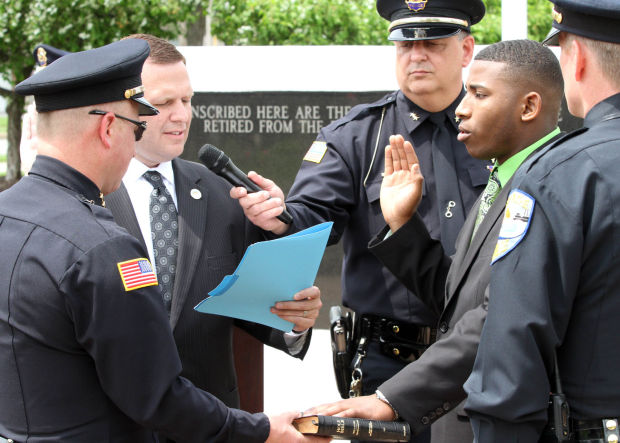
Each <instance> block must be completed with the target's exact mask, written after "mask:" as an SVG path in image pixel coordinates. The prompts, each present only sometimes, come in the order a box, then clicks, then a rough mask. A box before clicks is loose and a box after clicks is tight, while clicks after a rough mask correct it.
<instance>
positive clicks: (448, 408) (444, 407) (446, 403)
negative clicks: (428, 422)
mask: <svg viewBox="0 0 620 443" xmlns="http://www.w3.org/2000/svg"><path fill="white" fill-rule="evenodd" d="M443 410H444V411H449V410H450V403H448V402H445V403H444V404H443Z"/></svg>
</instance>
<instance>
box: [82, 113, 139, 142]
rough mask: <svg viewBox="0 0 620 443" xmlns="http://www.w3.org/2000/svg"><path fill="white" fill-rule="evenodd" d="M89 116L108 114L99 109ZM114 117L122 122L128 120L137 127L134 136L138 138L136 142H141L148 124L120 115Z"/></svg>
mask: <svg viewBox="0 0 620 443" xmlns="http://www.w3.org/2000/svg"><path fill="white" fill-rule="evenodd" d="M89 114H93V115H106V114H107V112H106V111H101V110H99V109H93V110H92V111H90V112H89ZM114 116H115V117H118V118H120V119H121V120H126V121H128V122H130V123H133V124H134V125H136V129H134V131H133V133H134V136H135V137H136V141H140V139H141V138H142V134H144V131H146V122H143V121H139V120H134V119H132V118H127V117H123V116H122V115H118V114H114Z"/></svg>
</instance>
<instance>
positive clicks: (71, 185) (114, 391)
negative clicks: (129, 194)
mask: <svg viewBox="0 0 620 443" xmlns="http://www.w3.org/2000/svg"><path fill="white" fill-rule="evenodd" d="M97 203H101V199H100V197H99V190H98V189H97V187H96V186H95V184H94V183H92V182H91V181H90V180H89V179H88V178H86V177H85V176H84V175H82V174H80V173H79V172H78V171H76V170H74V169H72V168H70V167H69V166H67V165H66V164H64V163H62V162H60V161H58V160H55V159H52V158H50V157H44V156H39V157H37V160H36V162H35V163H34V166H33V168H32V170H31V171H30V175H28V176H26V177H24V178H23V179H21V180H20V181H19V182H18V183H17V184H15V185H14V186H13V187H11V188H10V189H9V190H7V191H4V192H2V193H0V244H2V254H0V275H2V278H1V279H0V392H2V395H0V435H2V436H4V437H6V438H12V439H14V440H16V441H26V440H27V441H29V442H44V441H71V442H95V441H97V442H150V441H156V440H155V436H154V434H153V432H152V431H151V430H149V428H151V429H154V430H157V431H161V432H162V433H163V434H165V435H167V436H169V437H171V438H174V439H175V440H177V441H183V442H189V441H191V442H199V441H202V442H205V441H209V442H212V441H226V442H237V441H254V442H259V441H264V440H265V439H266V438H267V435H268V433H269V422H268V420H267V418H266V417H265V416H264V415H263V414H255V415H252V414H248V413H245V412H242V411H238V410H232V409H231V410H229V409H228V408H226V407H225V406H224V404H223V403H221V402H220V401H219V400H217V399H216V398H215V397H213V396H211V395H210V394H208V393H206V392H204V391H201V390H199V389H197V388H195V387H194V386H192V385H191V384H190V383H189V382H188V381H187V380H185V379H184V378H182V377H179V373H180V372H181V363H180V361H179V357H178V354H177V351H176V347H175V343H174V340H173V338H172V333H171V330H170V327H169V325H168V318H167V316H166V312H165V310H164V307H163V303H162V300H161V296H160V294H159V288H158V286H154V285H151V286H144V287H140V286H142V284H148V281H149V279H148V278H149V266H148V261H147V260H146V259H143V258H144V257H146V255H145V252H144V250H143V249H142V247H141V246H140V245H139V243H138V241H137V240H136V239H135V238H133V237H132V236H131V235H129V234H128V233H127V232H126V231H125V230H124V229H122V228H120V227H119V226H117V225H116V224H115V223H114V221H113V218H112V214H111V213H110V211H109V210H108V209H105V208H103V207H101V206H98V205H97ZM127 262H129V263H132V262H133V263H135V264H137V265H139V267H140V269H141V270H142V271H144V277H145V278H146V280H145V281H144V282H142V283H140V282H137V283H136V282H135V281H133V280H132V279H131V277H130V274H129V273H127V272H126V271H121V270H120V268H119V265H122V264H124V263H127ZM121 274H122V275H123V277H124V278H122V277H121ZM132 281H133V283H132ZM134 287H135V289H132V288H134Z"/></svg>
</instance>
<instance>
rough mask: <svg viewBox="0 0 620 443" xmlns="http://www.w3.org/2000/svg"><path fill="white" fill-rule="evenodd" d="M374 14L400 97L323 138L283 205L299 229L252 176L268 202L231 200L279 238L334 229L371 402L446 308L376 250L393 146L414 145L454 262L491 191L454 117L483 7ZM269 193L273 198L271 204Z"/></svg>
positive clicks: (466, 3)
mask: <svg viewBox="0 0 620 443" xmlns="http://www.w3.org/2000/svg"><path fill="white" fill-rule="evenodd" d="M377 11H378V12H379V14H380V15H381V16H382V17H383V18H385V19H386V20H388V21H389V22H390V25H389V37H388V39H389V40H391V41H393V42H394V43H395V49H396V76H397V80H398V83H399V87H400V90H399V91H396V92H393V93H390V94H388V95H386V96H385V97H383V98H382V99H380V100H378V101H377V102H375V103H370V104H363V105H359V106H356V107H354V108H353V109H352V110H351V111H350V112H349V113H348V114H347V115H346V116H345V117H343V118H342V119H339V120H337V121H335V122H333V123H331V124H330V125H328V126H326V127H325V128H323V129H322V130H321V131H320V133H319V134H318V137H317V139H316V141H315V142H314V143H313V144H312V146H311V147H310V149H309V151H308V153H307V154H306V156H305V157H304V160H303V162H302V166H301V168H300V170H299V173H298V174H297V177H296V178H295V182H294V184H293V186H292V188H291V191H290V193H289V195H288V197H287V199H286V208H287V210H288V211H289V212H290V213H291V215H292V216H293V224H292V225H291V226H289V225H284V224H283V223H282V222H280V221H279V220H277V219H276V218H275V215H277V214H279V213H280V211H281V209H280V207H281V202H282V200H280V198H282V197H283V195H282V192H281V191H280V190H279V188H277V186H275V185H274V183H273V182H271V181H270V180H266V179H264V178H262V177H260V176H258V175H255V174H253V173H250V177H251V178H253V179H254V180H255V181H256V182H257V184H259V186H261V187H262V188H264V189H267V190H268V191H269V193H268V192H264V193H262V192H259V193H253V194H249V195H248V194H247V193H246V191H245V190H244V189H242V188H233V190H231V196H232V197H234V198H239V199H240V204H241V205H242V207H244V210H245V212H246V215H248V217H249V218H250V220H252V221H253V222H254V223H256V224H258V225H259V226H261V227H262V228H263V229H266V230H270V231H272V232H275V233H276V234H283V233H285V232H286V233H291V232H294V231H296V230H300V229H302V228H306V227H308V226H311V225H314V224H317V223H320V222H324V221H333V222H334V227H333V229H332V233H331V237H330V240H329V243H330V244H335V243H337V242H339V241H340V240H342V242H343V248H344V262H343V268H342V291H343V295H342V297H343V304H344V305H345V306H348V307H349V308H351V309H352V310H354V311H355V312H356V314H357V316H358V319H359V320H360V322H359V324H360V327H359V330H360V334H359V335H358V340H357V341H358V342H359V341H360V340H359V339H360V337H365V339H366V340H365V341H363V342H362V346H361V349H360V353H359V356H362V355H365V356H364V357H363V358H361V359H357V360H358V362H360V363H359V365H357V366H356V368H357V369H359V371H358V372H357V374H358V375H361V377H360V378H359V382H360V383H359V384H358V387H359V385H361V390H360V391H358V392H357V393H356V394H370V393H374V391H375V389H376V388H377V386H378V385H379V384H380V383H381V382H383V381H385V380H386V379H388V378H389V377H391V376H392V375H393V374H395V373H396V372H398V371H399V370H400V369H402V368H403V367H404V366H405V365H406V364H407V363H408V362H410V361H412V360H415V359H416V358H417V357H418V356H419V352H420V350H421V349H424V348H425V347H426V346H428V345H429V344H430V343H431V341H432V336H433V335H434V332H433V331H432V330H431V329H432V327H431V325H434V324H436V321H437V315H438V311H439V309H440V308H439V307H437V309H430V308H428V307H426V306H425V305H424V304H423V303H422V302H421V301H420V300H419V299H418V298H417V297H416V295H415V294H412V293H411V292H409V291H408V290H407V289H406V288H405V287H404V286H403V285H402V284H401V283H399V282H398V280H397V279H396V278H395V277H394V276H393V275H392V274H391V273H390V272H389V271H388V270H387V269H386V268H384V267H383V266H382V265H381V263H380V262H379V261H378V260H377V259H376V258H375V257H374V256H373V254H371V253H370V252H369V251H368V242H369V241H370V240H371V238H372V237H373V235H374V234H375V233H376V232H378V231H379V230H380V229H381V228H382V227H383V226H384V220H383V216H382V214H381V208H380V204H379V190H380V188H381V181H382V173H383V170H384V159H383V152H384V148H385V146H386V145H388V144H389V137H390V136H391V135H393V134H402V135H403V136H404V137H405V139H406V140H408V141H410V142H411V143H413V145H414V146H415V148H416V152H417V153H418V157H419V159H420V166H421V169H422V173H423V175H424V177H425V179H426V180H425V187H424V197H423V199H422V203H421V204H420V208H419V209H418V213H419V214H420V216H421V217H422V220H423V221H424V224H425V225H426V227H427V229H428V231H429V232H430V235H431V236H432V237H433V238H435V239H441V242H442V244H443V246H444V248H445V250H446V251H447V252H448V254H452V253H454V250H455V247H454V245H455V241H456V236H457V234H458V232H459V230H460V229H461V226H462V225H463V222H464V220H465V215H466V214H467V212H468V211H469V209H470V208H471V206H472V205H473V203H474V202H475V200H476V198H477V196H478V194H479V193H480V192H481V191H482V190H483V189H484V187H485V185H486V183H487V179H488V177H489V170H488V169H487V168H486V166H487V165H489V164H490V163H489V162H488V161H484V160H476V159H474V158H472V157H470V156H469V154H468V153H467V149H466V148H465V145H463V144H462V143H460V142H459V141H457V139H456V135H457V132H458V131H457V127H458V123H457V119H456V116H455V110H456V107H457V105H458V104H459V103H460V101H461V99H462V98H463V96H464V89H463V81H462V68H463V67H465V66H467V65H468V64H469V62H470V60H471V58H472V56H473V50H474V39H473V37H472V36H471V35H470V33H469V31H470V26H471V25H472V24H475V23H477V22H478V21H480V20H481V19H482V17H483V16H484V13H485V8H484V4H483V2H482V1H480V0H424V1H411V2H405V1H403V0H378V1H377ZM268 194H269V195H270V196H271V197H276V198H271V199H270V200H267V197H269V195H268ZM363 343H366V344H363ZM355 346H356V347H357V344H356V345H355Z"/></svg>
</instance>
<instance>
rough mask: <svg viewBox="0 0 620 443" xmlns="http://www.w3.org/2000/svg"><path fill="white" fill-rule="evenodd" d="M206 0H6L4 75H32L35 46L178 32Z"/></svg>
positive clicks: (1, 26)
mask: <svg viewBox="0 0 620 443" xmlns="http://www.w3.org/2000/svg"><path fill="white" fill-rule="evenodd" d="M202 3H203V0H148V1H147V0H142V1H137V0H3V7H2V8H1V9H0V41H2V46H1V48H0V75H1V76H2V77H3V78H4V79H6V80H7V81H9V83H11V84H16V83H18V82H20V81H21V80H23V79H25V78H26V77H28V76H29V75H30V72H31V70H32V67H33V62H34V61H33V57H32V49H33V47H34V46H35V45H36V44H38V43H47V44H50V45H52V46H56V47H58V48H61V49H65V50H67V51H81V50H84V49H89V48H93V47H96V46H102V45H104V44H107V43H111V42H112V41H114V40H118V39H119V38H121V37H123V36H125V35H127V34H131V33H136V32H145V33H152V34H155V35H158V36H161V37H164V38H172V37H176V36H178V35H179V34H180V33H181V32H180V28H179V24H180V23H182V22H186V21H193V20H195V19H196V18H197V17H196V14H195V10H196V7H197V6H198V5H200V4H202Z"/></svg>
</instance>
